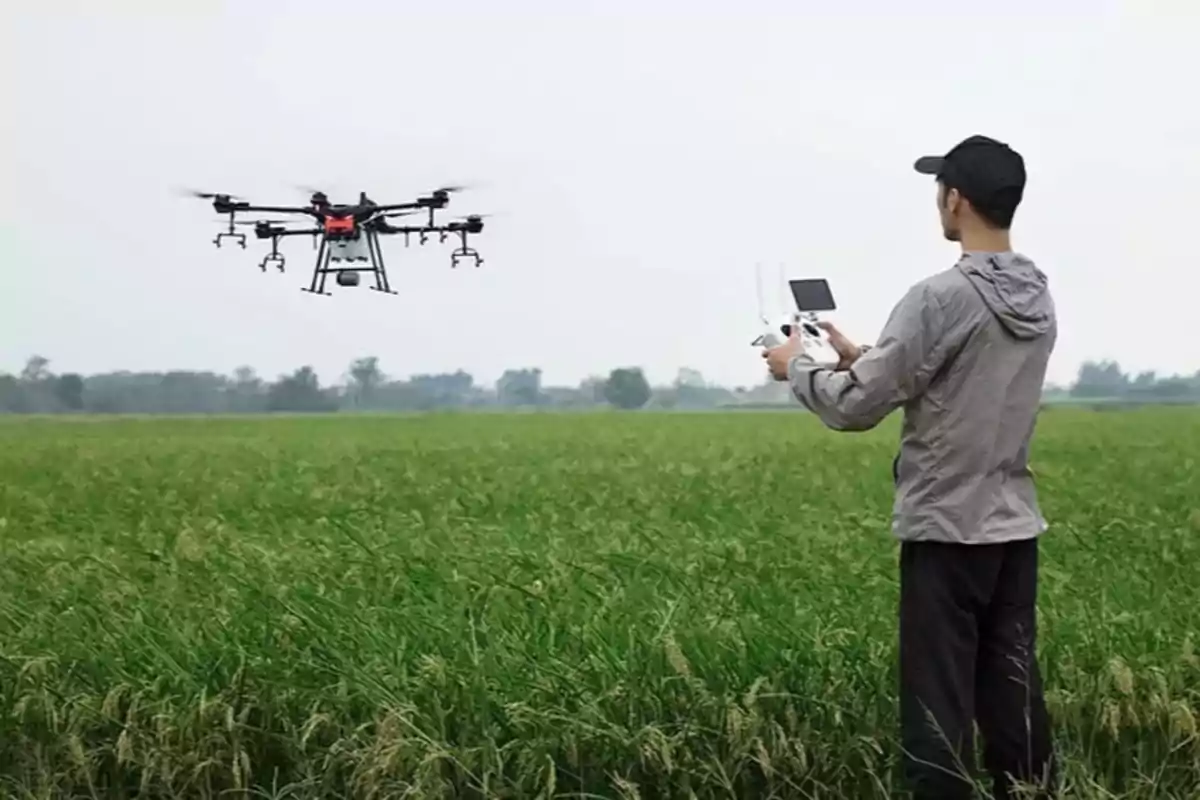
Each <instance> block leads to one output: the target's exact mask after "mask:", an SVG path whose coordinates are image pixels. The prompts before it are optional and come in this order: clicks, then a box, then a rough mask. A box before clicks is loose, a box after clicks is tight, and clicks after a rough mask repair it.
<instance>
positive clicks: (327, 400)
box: [267, 366, 337, 412]
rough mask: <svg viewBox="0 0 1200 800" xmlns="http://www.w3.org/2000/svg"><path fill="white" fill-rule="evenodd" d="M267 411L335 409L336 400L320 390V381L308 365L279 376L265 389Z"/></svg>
mask: <svg viewBox="0 0 1200 800" xmlns="http://www.w3.org/2000/svg"><path fill="white" fill-rule="evenodd" d="M267 410H268V411H295V412H316V411H335V410H337V400H336V398H332V397H330V396H329V394H328V393H326V392H323V391H321V382H320V380H319V379H318V378H317V373H316V372H314V371H313V368H312V367H310V366H303V367H300V369H298V370H296V371H295V372H293V373H292V374H291V375H288V376H285V377H282V378H280V379H279V380H278V381H277V382H275V383H274V384H272V385H271V388H270V389H268V390H267Z"/></svg>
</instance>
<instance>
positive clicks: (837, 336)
mask: <svg viewBox="0 0 1200 800" xmlns="http://www.w3.org/2000/svg"><path fill="white" fill-rule="evenodd" d="M817 327H818V328H820V329H821V330H823V331H825V333H826V335H827V336H828V337H829V346H830V347H832V348H833V349H834V350H835V351H837V354H838V365H837V367H835V369H838V370H844V369H850V367H851V365H853V364H854V362H855V361H857V360H858V357H859V356H861V355H862V348H861V347H859V346H858V345H856V344H855V343H854V342H852V341H850V340H849V339H847V338H846V334H844V333H842V332H841V331H839V330H838V329H837V327H836V326H835V325H834V324H833V323H832V322H825V321H821V322H818V323H817Z"/></svg>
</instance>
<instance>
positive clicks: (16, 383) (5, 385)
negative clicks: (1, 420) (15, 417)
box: [0, 374, 30, 414]
mask: <svg viewBox="0 0 1200 800" xmlns="http://www.w3.org/2000/svg"><path fill="white" fill-rule="evenodd" d="M29 411H30V409H29V404H28V402H27V398H26V396H25V387H24V386H22V385H21V381H20V380H19V379H18V378H17V377H16V376H15V375H8V374H4V375H0V412H4V413H6V414H27V413H29Z"/></svg>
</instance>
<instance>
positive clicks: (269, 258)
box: [258, 236, 284, 272]
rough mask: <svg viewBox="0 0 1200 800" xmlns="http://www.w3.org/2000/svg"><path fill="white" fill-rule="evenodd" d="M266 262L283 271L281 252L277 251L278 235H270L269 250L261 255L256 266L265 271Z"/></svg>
mask: <svg viewBox="0 0 1200 800" xmlns="http://www.w3.org/2000/svg"><path fill="white" fill-rule="evenodd" d="M268 264H274V265H275V268H276V269H278V270H279V271H280V272H283V264H284V259H283V254H282V253H280V252H279V237H278V236H272V237H271V252H270V253H268V254H267V255H265V256H263V260H262V263H260V264H259V265H258V268H259V269H261V270H262V271H263V272H266V271H267V265H268Z"/></svg>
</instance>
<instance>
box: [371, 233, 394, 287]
mask: <svg viewBox="0 0 1200 800" xmlns="http://www.w3.org/2000/svg"><path fill="white" fill-rule="evenodd" d="M366 236H367V250H368V252H369V253H370V254H371V264H372V271H373V272H374V273H375V285H374V286H372V287H371V289H372V290H373V291H376V292H383V293H384V294H398V292H393V291H392V287H391V285H390V284H389V283H388V277H387V270H386V269H385V268H384V266H383V248H381V247H380V246H379V234H377V233H375V232H374V231H367V233H366Z"/></svg>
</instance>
